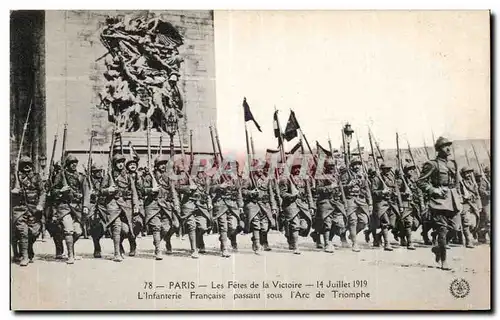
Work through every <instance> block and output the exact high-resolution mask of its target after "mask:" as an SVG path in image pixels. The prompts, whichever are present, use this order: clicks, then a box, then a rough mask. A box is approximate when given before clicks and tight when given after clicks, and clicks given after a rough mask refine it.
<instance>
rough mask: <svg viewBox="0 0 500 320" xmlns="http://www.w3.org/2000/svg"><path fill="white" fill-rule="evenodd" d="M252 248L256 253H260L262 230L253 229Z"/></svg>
mask: <svg viewBox="0 0 500 320" xmlns="http://www.w3.org/2000/svg"><path fill="white" fill-rule="evenodd" d="M252 250H253V252H254V253H255V254H256V255H259V254H260V231H259V230H254V231H253V236H252Z"/></svg>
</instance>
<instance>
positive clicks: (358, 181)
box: [343, 158, 373, 252]
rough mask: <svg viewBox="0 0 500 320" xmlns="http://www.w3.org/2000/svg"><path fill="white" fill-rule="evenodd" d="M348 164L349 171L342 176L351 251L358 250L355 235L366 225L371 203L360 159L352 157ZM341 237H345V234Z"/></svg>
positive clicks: (368, 186)
mask: <svg viewBox="0 0 500 320" xmlns="http://www.w3.org/2000/svg"><path fill="white" fill-rule="evenodd" d="M350 166H351V170H350V172H348V173H347V174H344V176H343V178H344V179H346V181H345V182H344V189H345V195H346V200H347V210H346V215H347V229H348V231H349V238H350V240H351V242H352V251H354V252H359V251H360V250H359V247H358V245H357V243H356V236H357V234H358V233H359V232H360V231H361V230H364V229H365V228H366V227H367V226H368V223H369V217H370V213H371V212H372V210H373V204H372V195H371V191H370V185H369V183H368V178H367V177H365V175H364V174H363V171H362V167H361V166H362V162H361V159H359V158H353V159H352V160H351V162H350ZM343 238H344V239H345V235H344V236H343Z"/></svg>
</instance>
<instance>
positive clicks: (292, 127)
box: [283, 111, 300, 141]
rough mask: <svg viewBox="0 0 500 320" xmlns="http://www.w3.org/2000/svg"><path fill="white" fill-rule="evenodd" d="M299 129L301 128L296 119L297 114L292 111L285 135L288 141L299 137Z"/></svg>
mask: <svg viewBox="0 0 500 320" xmlns="http://www.w3.org/2000/svg"><path fill="white" fill-rule="evenodd" d="M297 129H300V126H299V123H298V122H297V118H295V112H293V111H290V117H289V118H288V122H287V124H286V128H285V133H284V134H283V136H284V137H285V139H286V141H290V140H292V139H293V138H295V137H297Z"/></svg>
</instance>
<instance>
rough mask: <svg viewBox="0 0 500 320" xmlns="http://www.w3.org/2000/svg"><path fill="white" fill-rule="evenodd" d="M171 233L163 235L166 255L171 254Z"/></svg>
mask: <svg viewBox="0 0 500 320" xmlns="http://www.w3.org/2000/svg"><path fill="white" fill-rule="evenodd" d="M172 234H173V232H172V231H170V230H169V231H168V232H167V234H165V248H166V249H167V251H166V254H172V252H173V251H172Z"/></svg>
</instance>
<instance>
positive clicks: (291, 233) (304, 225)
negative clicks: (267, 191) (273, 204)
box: [277, 165, 315, 254]
mask: <svg viewBox="0 0 500 320" xmlns="http://www.w3.org/2000/svg"><path fill="white" fill-rule="evenodd" d="M299 174H300V165H297V166H292V174H291V175H290V177H289V178H287V177H286V176H282V177H281V178H280V180H279V182H278V187H279V190H280V191H279V192H280V196H281V198H282V204H281V207H282V209H283V214H284V216H285V235H286V238H287V241H288V246H289V249H290V250H293V252H294V253H295V254H300V251H299V248H298V240H299V235H300V236H301V237H307V236H308V235H309V231H310V230H311V226H312V216H311V211H313V210H314V209H315V205H314V203H313V197H312V191H311V184H310V181H309V178H308V177H307V178H306V179H302V178H300V177H299ZM277 189H278V188H277Z"/></svg>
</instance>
